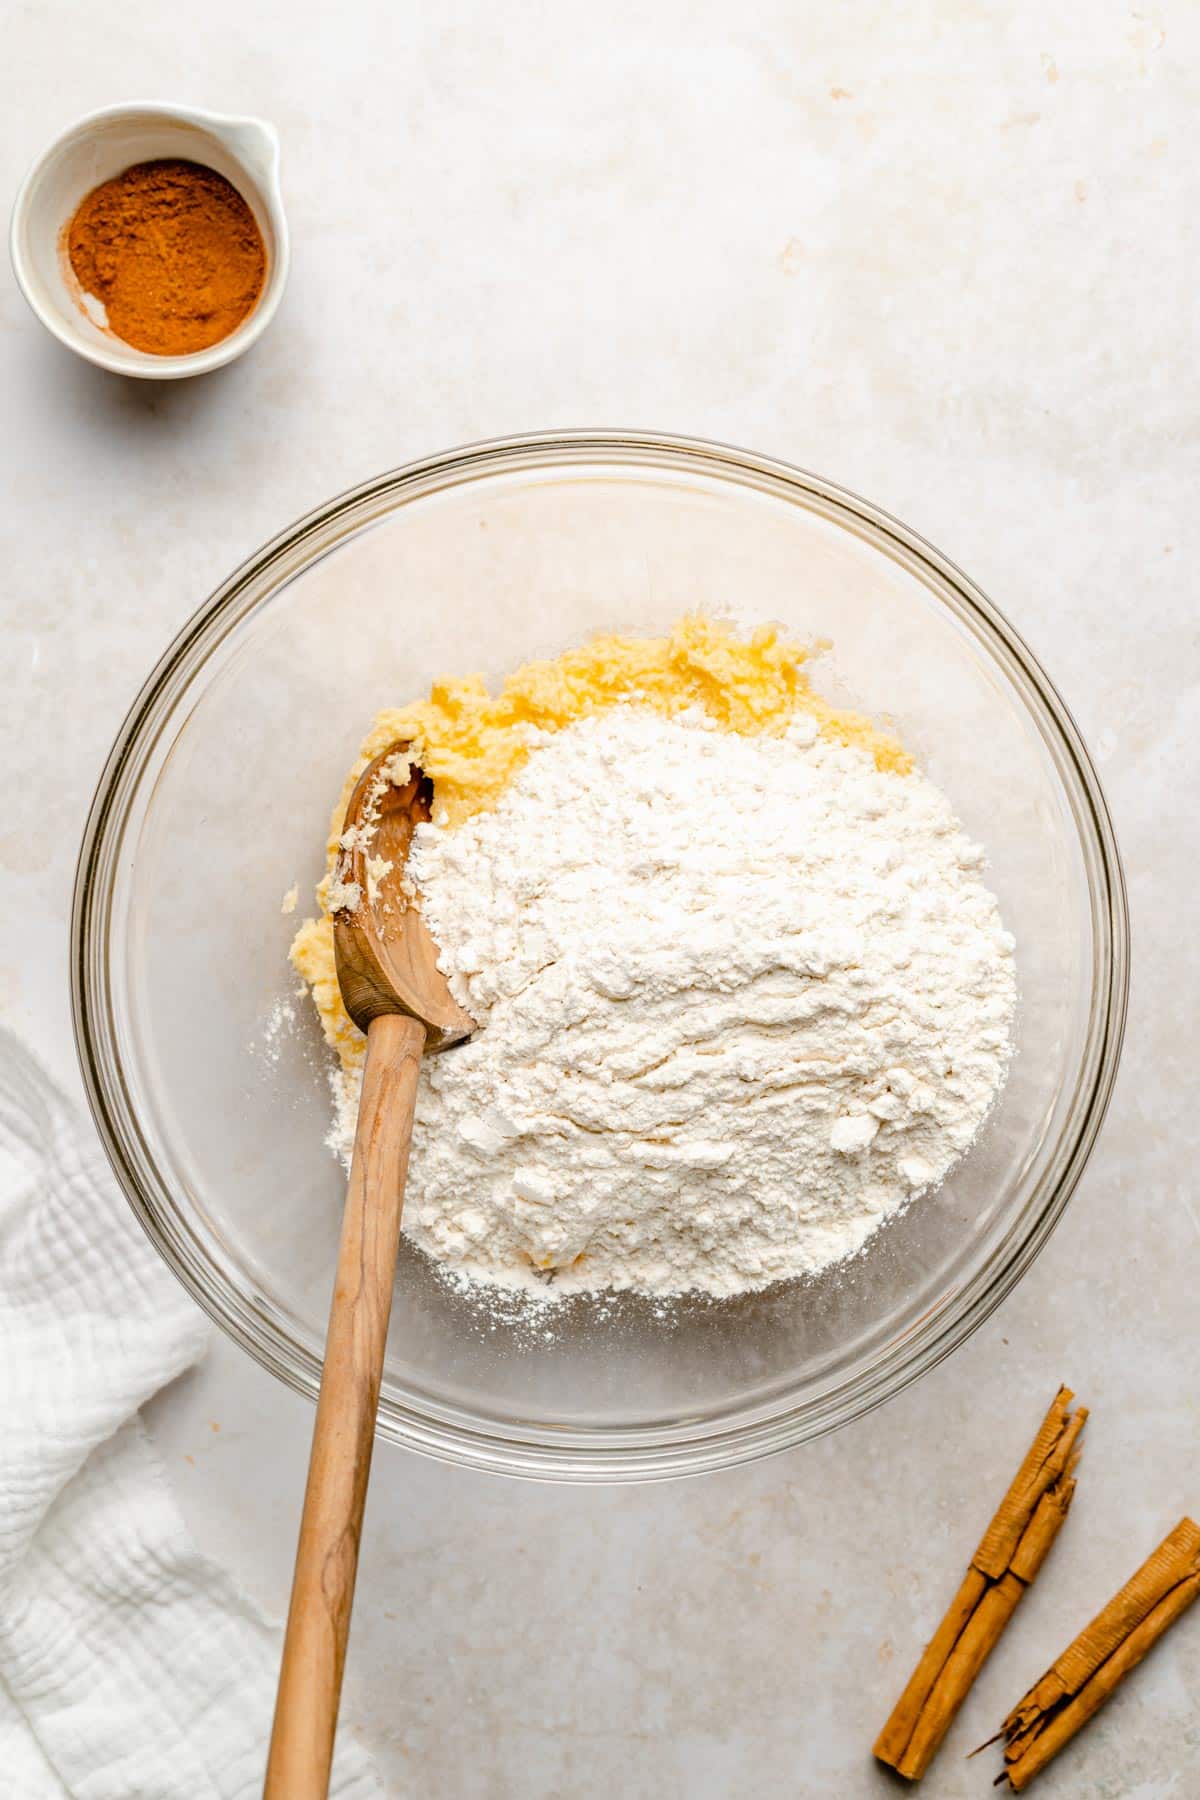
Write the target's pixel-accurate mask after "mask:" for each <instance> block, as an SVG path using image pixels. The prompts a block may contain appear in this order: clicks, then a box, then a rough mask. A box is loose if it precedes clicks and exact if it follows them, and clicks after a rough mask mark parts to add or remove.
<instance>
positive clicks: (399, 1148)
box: [263, 1013, 425, 1800]
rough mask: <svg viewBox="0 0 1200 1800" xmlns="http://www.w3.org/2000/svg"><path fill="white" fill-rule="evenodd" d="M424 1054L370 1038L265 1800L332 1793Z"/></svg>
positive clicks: (379, 1036) (392, 1027)
mask: <svg viewBox="0 0 1200 1800" xmlns="http://www.w3.org/2000/svg"><path fill="white" fill-rule="evenodd" d="M424 1047H425V1027H424V1026H423V1025H421V1024H420V1023H418V1021H417V1020H415V1019H410V1018H407V1017H404V1016H403V1015H401V1014H399V1013H390V1014H387V1015H385V1016H384V1017H383V1018H379V1019H375V1020H374V1021H373V1022H372V1025H371V1029H370V1031H369V1032H368V1034H367V1059H366V1063H365V1065H364V1068H363V1084H362V1099H361V1101H360V1103H359V1109H358V1130H357V1132H356V1134H355V1138H354V1160H353V1163H352V1164H351V1167H350V1186H349V1189H348V1191H347V1194H346V1214H345V1218H344V1219H343V1221H342V1242H341V1248H340V1250H339V1252H338V1266H337V1279H336V1281H335V1283H334V1289H333V1304H332V1306H331V1307H330V1311H329V1332H328V1336H327V1338H326V1340H325V1368H324V1372H323V1373H322V1376H321V1397H320V1400H319V1401H318V1403H317V1419H316V1424H315V1425H314V1427H313V1440H312V1451H311V1454H310V1457H309V1464H308V1486H307V1488H306V1490H305V1494H304V1512H303V1515H302V1518H301V1521H300V1544H299V1548H298V1549H297V1551H296V1571H295V1574H294V1575H293V1577H292V1603H291V1607H290V1609H289V1611H288V1622H287V1634H286V1636H285V1638H284V1643H283V1663H282V1666H281V1668H280V1672H279V1691H278V1694H277V1695H276V1700H275V1723H274V1725H273V1727H272V1731H271V1754H270V1757H269V1759H268V1762H267V1779H266V1785H265V1787H264V1789H263V1796H264V1800H324V1796H325V1795H326V1794H327V1793H328V1791H329V1770H330V1765H331V1763H332V1760H333V1734H334V1731H335V1729H336V1726H337V1716H338V1701H339V1698H340V1696H341V1691H342V1667H343V1664H344V1662H345V1659H346V1639H347V1637H348V1636H349V1632H350V1608H351V1605H352V1604H353V1601H354V1578H355V1575H356V1573H357V1571H358V1543H359V1535H360V1531H361V1527H362V1517H363V1507H364V1505H365V1504H366V1498H367V1478H368V1476H369V1475H370V1471H371V1451H372V1448H373V1446H374V1442H375V1414H376V1409H377V1407H378V1404H379V1383H380V1380H381V1378H382V1375H383V1355H384V1349H385V1346H386V1343H387V1328H388V1315H389V1313H390V1312H391V1306H392V1283H393V1280H394V1278H395V1268H396V1251H397V1248H398V1246H399V1241H400V1209H401V1207H402V1205H403V1203H404V1181H405V1176H406V1175H407V1173H408V1149H409V1142H410V1140H411V1137H412V1122H413V1105H414V1102H415V1099H416V1089H417V1076H418V1074H419V1072H420V1067H421V1053H422V1051H423V1049H424Z"/></svg>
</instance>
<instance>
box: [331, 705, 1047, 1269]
mask: <svg viewBox="0 0 1200 1800" xmlns="http://www.w3.org/2000/svg"><path fill="white" fill-rule="evenodd" d="M409 866H410V870H411V873H412V875H413V877H414V879H415V881H416V883H417V885H418V888H419V890H420V894H421V899H422V906H423V909H424V912H425V915H426V918H427V920H428V923H429V925H430V928H431V930H432V932H433V935H434V937H435V938H436V940H437V942H438V944H439V945H440V947H441V962H442V966H443V968H444V969H445V970H446V971H447V973H448V975H449V976H450V980H451V986H452V988H453V990H454V993H455V996H456V998H457V999H458V1000H459V1001H460V1002H461V1003H462V1004H463V1005H464V1006H465V1007H466V1008H467V1009H468V1011H469V1012H470V1013H471V1014H472V1016H473V1017H474V1018H475V1019H476V1020H477V1022H478V1025H479V1030H478V1031H477V1033H476V1035H475V1036H474V1038H472V1039H471V1040H470V1041H469V1042H468V1043H466V1044H464V1045H463V1046H461V1047H459V1048H457V1049H454V1050H451V1051H448V1052H446V1053H445V1054H443V1055H442V1056H439V1057H436V1058H432V1059H430V1060H429V1062H428V1063H427V1065H426V1070H425V1073H424V1075H423V1078H422V1084H421V1088H420V1091H419V1096H418V1104H417V1119H416V1128H415V1131H414V1137H413V1150H412V1159H411V1162H410V1165H409V1176H408V1192H407V1197H406V1201H405V1208H404V1229H405V1231H406V1232H407V1233H408V1235H409V1236H410V1237H411V1238H412V1239H413V1240H414V1241H415V1242H416V1243H417V1244H418V1245H419V1246H420V1247H421V1248H423V1249H424V1250H425V1251H427V1252H428V1253H429V1254H430V1255H431V1256H432V1257H433V1258H435V1259H436V1260H437V1261H438V1262H439V1263H440V1264H442V1265H443V1266H444V1267H447V1268H449V1269H451V1270H453V1271H455V1272H457V1273H458V1274H459V1275H460V1276H462V1277H464V1278H467V1279H470V1280H479V1281H483V1282H487V1283H494V1284H499V1285H501V1286H502V1287H507V1288H526V1289H530V1290H532V1291H534V1292H538V1293H540V1294H542V1295H547V1296H548V1297H554V1296H556V1295H566V1294H571V1293H578V1292H596V1291H603V1290H609V1291H612V1290H636V1291H638V1292H641V1293H646V1294H650V1295H671V1294H678V1293H683V1292H688V1291H698V1292H702V1293H707V1294H711V1295H717V1296H721V1295H732V1294H737V1293H741V1292H744V1291H746V1290H749V1289H753V1288H758V1287H762V1286H765V1285H767V1284H768V1283H770V1282H773V1281H777V1280H780V1279H783V1278H786V1277H789V1276H797V1275H804V1274H809V1273H812V1272H815V1271H817V1270H819V1269H821V1268H824V1267H826V1266H827V1265H829V1264H831V1263H834V1262H837V1261H839V1260H841V1259H842V1258H844V1257H847V1256H849V1255H852V1254H853V1253H854V1252H855V1251H857V1250H859V1249H860V1248H861V1247H862V1245H863V1244H864V1243H865V1242H866V1240H867V1239H868V1238H869V1236H870V1234H871V1233H872V1232H873V1231H874V1230H875V1229H876V1227H877V1226H878V1225H879V1224H880V1223H881V1221H882V1220H884V1219H885V1218H887V1217H888V1216H889V1215H890V1214H893V1213H895V1212H896V1211H898V1210H899V1209H900V1208H901V1207H902V1206H903V1205H905V1204H906V1203H907V1202H908V1201H909V1200H910V1199H911V1198H913V1197H914V1196H916V1195H918V1194H920V1193H921V1192H923V1191H924V1190H926V1189H928V1188H931V1187H933V1186H935V1185H936V1184H937V1183H938V1182H940V1181H941V1180H942V1179H943V1178H944V1177H945V1176H946V1174H947V1172H948V1171H949V1170H950V1169H951V1168H952V1166H953V1165H954V1163H955V1162H956V1161H957V1160H958V1158H959V1157H960V1156H961V1155H962V1154H963V1152H964V1151H965V1150H967V1148H968V1147H969V1146H970V1144H971V1142H972V1140H973V1138H974V1137H975V1135H976V1133H977V1132H978V1130H979V1127H980V1125H981V1123H982V1122H983V1120H984V1118H985V1116H986V1114H987V1112H988V1110H989V1107H990V1106H991V1103H992V1101H993V1099H994V1098H995V1095H996V1093H997V1091H998V1089H999V1087H1000V1085H1001V1083H1002V1081H1003V1078H1004V1074H1005V1070H1006V1066H1007V1062H1008V1059H1009V1056H1010V1053H1011V1028H1012V1016H1013V1009H1014V1002H1015V991H1016V989H1015V976H1014V967H1013V956H1012V950H1013V945H1012V940H1011V938H1010V937H1009V935H1008V934H1007V932H1005V930H1004V929H1003V927H1002V924H1001V921H1000V917H999V913H998V910H997V906H996V902H995V900H994V898H993V897H992V895H991V894H990V893H989V891H988V890H987V888H986V887H985V885H984V883H983V880H982V878H981V870H982V866H983V857H982V853H981V851H980V850H979V848H978V847H977V846H976V845H975V844H973V843H972V842H971V841H970V840H969V839H968V838H967V837H966V836H965V835H964V833H963V832H962V830H961V829H960V827H959V825H958V823H957V821H956V819H955V818H954V815H953V813H952V811H951V808H950V805H949V803H948V801H947V800H946V799H945V797H944V796H943V795H942V794H941V793H940V792H939V790H938V789H936V788H935V787H934V786H933V785H932V784H931V783H930V782H928V781H927V780H925V779H924V778H923V777H921V776H920V775H918V774H906V773H898V772H896V771H894V770H888V769H881V768H880V767H879V766H878V764H877V761H876V759H875V758H874V757H873V756H872V754H871V753H870V752H869V750H867V749H864V748H862V747H860V746H857V745H854V744H842V743H838V742H832V741H830V739H829V738H828V737H827V736H823V735H821V734H819V732H818V729H817V725H816V723H815V722H814V720H813V719H812V718H811V717H810V716H808V715H806V714H804V713H799V714H797V715H796V716H795V717H794V719H793V720H792V721H791V723H790V724H789V725H788V726H787V727H786V729H785V730H783V731H782V732H781V733H780V734H777V735H766V736H743V735H740V734H738V733H735V732H730V731H728V730H722V729H719V728H718V727H717V726H716V725H715V723H714V722H713V720H712V719H711V718H710V717H709V716H707V715H706V714H705V713H704V712H702V711H701V710H700V709H698V708H695V709H692V710H690V711H686V712H684V713H682V714H679V715H677V716H675V717H663V716H662V715H661V714H660V713H657V712H655V711H652V710H650V709H649V708H646V707H642V706H638V705H629V704H622V705H618V706H615V707H613V708H611V709H609V710H607V711H605V712H603V713H600V714H597V715H595V716H591V717H586V718H583V719H581V720H579V721H578V722H576V723H574V724H571V725H569V726H567V727H565V728H563V729H561V730H558V731H555V732H546V733H535V734H534V735H533V741H532V742H531V744H530V753H529V755H528V760H527V761H526V762H525V763H524V765H523V766H522V767H521V768H520V769H519V771H518V772H517V773H516V775H515V777H514V778H513V780H512V782H511V784H510V785H509V786H508V787H507V788H506V789H505V791H504V792H503V793H502V794H501V796H500V798H499V800H498V801H497V803H496V805H495V806H494V808H493V809H492V810H490V811H484V812H479V813H477V814H475V815H474V816H472V817H470V818H468V819H466V820H465V821H463V822H461V823H458V824H455V825H448V824H439V823H437V822H434V823H431V824H426V825H421V826H420V827H419V828H418V830H417V832H416V834H415V837H414V840H413V847H412V851H411V854H410V865H409ZM339 1080H340V1082H341V1084H342V1089H341V1103H340V1106H339V1118H338V1120H337V1121H336V1122H335V1128H334V1134H333V1138H332V1140H331V1141H333V1142H334V1143H335V1145H336V1147H337V1148H339V1149H340V1150H341V1151H342V1153H343V1154H347V1153H348V1150H349V1148H350V1142H351V1134H352V1125H353V1118H354V1110H355V1102H356V1098H357V1096H356V1080H357V1078H356V1075H355V1073H354V1072H353V1071H351V1072H350V1073H349V1074H345V1075H342V1076H340V1077H339Z"/></svg>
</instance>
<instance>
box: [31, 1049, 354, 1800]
mask: <svg viewBox="0 0 1200 1800" xmlns="http://www.w3.org/2000/svg"><path fill="white" fill-rule="evenodd" d="M207 1330H208V1328H207V1325H206V1323H205V1320H204V1317H203V1315H202V1314H201V1312H200V1310H199V1308H198V1307H197V1306H196V1305H195V1304H194V1303H193V1302H192V1300H191V1299H190V1298H189V1297H188V1296H187V1294H186V1293H185V1292H184V1290H183V1289H182V1288H181V1287H180V1286H179V1284H178V1283H177V1282H176V1280H175V1278H174V1276H173V1275H171V1273H170V1271H169V1270H168V1269H167V1268H166V1267H165V1265H164V1264H163V1263H162V1262H161V1261H160V1259H159V1257H158V1255H157V1253H156V1252H155V1251H154V1249H153V1248H152V1246H151V1245H150V1243H149V1241H148V1240H147V1239H146V1237H145V1235H144V1234H143V1232H142V1231H141V1229H140V1227H139V1226H138V1225H137V1223H136V1221H135V1220H134V1219H133V1217H132V1215H131V1214H130V1212H129V1209H128V1207H127V1206H126V1204H125V1202H124V1200H123V1199H122V1198H121V1196H120V1194H119V1193H118V1192H117V1189H116V1184H115V1183H114V1181H113V1179H112V1176H111V1174H110V1173H109V1170H108V1167H107V1164H106V1163H105V1161H104V1157H103V1154H102V1152H101V1150H100V1147H99V1144H98V1143H97V1142H96V1139H95V1137H94V1134H93V1133H92V1132H91V1130H90V1128H87V1127H85V1126H83V1125H82V1123H81V1122H80V1121H79V1120H78V1119H77V1118H76V1116H75V1115H74V1113H73V1111H72V1109H71V1108H70V1107H69V1106H68V1104H67V1102H66V1101H65V1100H64V1098H63V1096H62V1095H61V1094H60V1093H58V1091H57V1090H56V1089H55V1088H54V1087H53V1085H52V1084H51V1083H50V1081H49V1080H48V1079H47V1077H46V1076H45V1075H44V1074H43V1073H42V1071H41V1070H40V1069H38V1068H37V1066H36V1065H35V1064H34V1062H33V1060H32V1058H31V1057H30V1055H29V1053H28V1052H27V1051H26V1050H24V1049H23V1048H22V1046H21V1044H20V1043H19V1041H18V1040H17V1039H16V1038H15V1037H14V1036H13V1035H12V1034H11V1033H10V1032H8V1031H5V1030H2V1029H0V1793H3V1794H4V1795H5V1796H6V1800H63V1796H69V1797H71V1800H251V1796H254V1795H257V1794H259V1793H261V1790H262V1779H263V1771H264V1767H265V1762H266V1744H267V1736H268V1733H269V1729H270V1721H271V1709H272V1704H273V1699H274V1687H275V1676H276V1672H277V1669H278V1663H279V1649H280V1643H279V1634H278V1633H277V1632H276V1631H274V1630H272V1629H271V1628H270V1627H269V1626H268V1625H267V1624H266V1623H265V1621H264V1620H263V1619H262V1618H261V1617H260V1616H259V1615H258V1613H257V1612H256V1610H255V1609H254V1607H253V1606H252V1605H251V1603H250V1602H249V1601H248V1600H247V1599H245V1598H244V1597H243V1596H242V1595H240V1594H239V1593H238V1592H237V1591H236V1589H235V1588H234V1586H233V1584H232V1582H231V1581H230V1580H229V1578H228V1576H226V1575H225V1574H224V1573H223V1572H222V1571H221V1570H220V1569H218V1568H217V1567H216V1566H215V1565H214V1564H213V1563H211V1562H210V1561H209V1560H208V1559H207V1558H205V1557H203V1556H201V1555H200V1553H199V1552H198V1551H197V1549H196V1547H195V1545H194V1544H193V1543H192V1541H191V1538H190V1536H189V1534H188V1531H187V1528H186V1526H185V1525H184V1523H183V1519H182V1518H181V1516H180V1513H179V1511H178V1508H177V1507H176V1505H175V1502H174V1500H173V1499H172V1497H171V1493H170V1490H169V1488H168V1485H167V1480H166V1474H165V1471H164V1470H163V1467H162V1464H161V1462H160V1460H159V1458H158V1456H157V1454H156V1452H155V1451H154V1449H153V1447H152V1446H151V1444H150V1442H149V1440H148V1438H147V1436H146V1433H145V1431H144V1429H143V1426H142V1423H141V1420H140V1419H139V1418H138V1417H137V1416H136V1414H137V1408H138V1407H139V1406H141V1405H142V1403H143V1402H144V1401H145V1400H147V1399H149V1397H150V1396H151V1395H152V1394H153V1393H155V1392H156V1391H157V1389H159V1388H160V1387H163V1386H164V1385H165V1384H166V1383H167V1382H169V1381H171V1380H172V1379H173V1378H174V1377H175V1376H176V1375H178V1374H180V1373H181V1372H182V1371H183V1370H184V1369H186V1368H188V1367H189V1366H190V1365H191V1364H192V1363H194V1362H195V1361H196V1360H197V1358H198V1357H199V1356H200V1354H201V1352H202V1351H203V1349H204V1345H205V1341H206V1338H207ZM332 1792H333V1793H334V1794H335V1795H337V1796H339V1797H340V1800H368V1797H372V1800H373V1797H375V1796H378V1795H379V1794H380V1793H381V1792H382V1790H381V1788H380V1787H379V1785H378V1782H377V1780H376V1778H375V1776H374V1774H373V1773H372V1771H371V1767H370V1764H369V1762H368V1761H367V1759H366V1757H365V1756H364V1754H363V1753H362V1751H361V1750H360V1749H359V1747H358V1746H357V1745H355V1744H354V1743H352V1742H349V1741H340V1742H339V1747H338V1753H337V1757H336V1759H335V1764H334V1783H333V1788H332Z"/></svg>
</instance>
